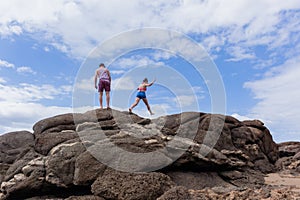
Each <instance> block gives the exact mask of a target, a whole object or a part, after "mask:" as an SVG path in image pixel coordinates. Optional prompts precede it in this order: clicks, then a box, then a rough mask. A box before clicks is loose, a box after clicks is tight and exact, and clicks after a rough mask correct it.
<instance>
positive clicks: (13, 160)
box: [0, 109, 300, 200]
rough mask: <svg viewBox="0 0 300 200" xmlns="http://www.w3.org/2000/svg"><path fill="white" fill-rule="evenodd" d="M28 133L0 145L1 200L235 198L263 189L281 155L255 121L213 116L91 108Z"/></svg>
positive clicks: (296, 158) (7, 138) (54, 119)
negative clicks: (148, 115) (148, 114)
mask: <svg viewBox="0 0 300 200" xmlns="http://www.w3.org/2000/svg"><path fill="white" fill-rule="evenodd" d="M33 130H34V134H31V133H29V132H26V133H24V134H23V135H22V134H21V135H22V136H20V137H19V136H18V134H20V133H10V134H8V136H7V135H6V136H5V135H4V136H5V137H3V138H4V139H3V140H2V138H1V140H0V149H1V163H0V172H1V174H0V175H1V176H0V181H1V182H2V183H1V192H0V199H1V198H2V197H3V199H18V198H19V199H20V197H28V198H29V197H34V198H39V196H40V197H41V198H53V199H55V198H65V199H96V200H97V199H157V198H159V199H197V198H198V197H199V198H200V196H201V198H202V197H203V198H204V199H205V198H210V197H212V196H214V195H216V194H213V192H216V193H218V195H219V194H220V195H221V193H222V194H226V195H229V196H230V195H232V196H236V197H241V196H238V195H237V194H236V193H235V192H232V191H242V190H243V191H244V190H245V188H250V189H251V188H261V187H263V185H264V180H263V176H264V174H265V173H267V172H271V171H274V170H276V169H277V168H276V167H275V166H274V164H276V165H278V158H279V151H278V145H277V144H276V143H275V142H274V141H273V139H272V136H271V134H270V132H269V130H268V129H267V128H266V127H265V126H264V124H263V123H262V122H261V121H259V120H248V121H239V120H237V119H235V118H233V117H230V116H224V115H219V114H207V113H199V112H185V113H180V114H174V115H168V116H162V117H158V118H156V119H145V118H141V117H139V116H137V115H135V114H130V113H128V112H126V111H124V112H120V111H117V110H113V109H108V110H107V109H102V110H100V109H95V110H91V111H88V112H85V113H74V114H73V113H68V114H63V115H58V116H54V117H50V118H47V119H43V120H41V121H39V122H37V123H36V124H35V125H34V127H33ZM1 137H2V136H1ZM14 137H15V138H16V140H17V141H14V139H13V138H14ZM22 137H23V138H22ZM21 138H22V139H21ZM18 140H20V141H18ZM1 142H2V143H1ZM26 143H27V144H26ZM25 144H26V145H25ZM291 145H292V144H291ZM293 145H294V144H293ZM279 148H281V149H282V148H283V146H280V145H279ZM285 148H287V147H285ZM287 149H290V150H286V151H289V153H286V154H289V155H290V154H291V153H290V152H295V153H294V154H293V155H292V156H289V159H288V160H286V161H285V162H284V163H285V164H286V165H285V166H286V167H288V166H290V167H291V164H292V163H289V164H287V162H288V161H291V160H292V161H293V163H294V164H292V166H296V164H297V161H299V157H300V156H299V155H298V153H297V150H295V149H297V145H296V147H295V145H294V146H293V147H291V146H290V147H289V148H287ZM280 152H282V150H280ZM286 154H285V155H286ZM280 159H284V158H283V157H282V158H280ZM280 159H279V160H280ZM294 161H295V162H294ZM294 170H295V171H296V170H297V167H296V168H295V169H294ZM207 188H210V189H212V190H207ZM207 191H209V194H208V193H207ZM249 191H251V190H249ZM248 193H250V192H245V195H246V194H248ZM211 194H212V196H211Z"/></svg>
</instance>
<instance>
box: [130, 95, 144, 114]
mask: <svg viewBox="0 0 300 200" xmlns="http://www.w3.org/2000/svg"><path fill="white" fill-rule="evenodd" d="M140 100H141V99H140V98H136V99H135V102H134V103H133V104H132V105H131V106H130V108H129V112H132V109H133V108H134V107H136V106H137V105H138V104H139V102H140Z"/></svg>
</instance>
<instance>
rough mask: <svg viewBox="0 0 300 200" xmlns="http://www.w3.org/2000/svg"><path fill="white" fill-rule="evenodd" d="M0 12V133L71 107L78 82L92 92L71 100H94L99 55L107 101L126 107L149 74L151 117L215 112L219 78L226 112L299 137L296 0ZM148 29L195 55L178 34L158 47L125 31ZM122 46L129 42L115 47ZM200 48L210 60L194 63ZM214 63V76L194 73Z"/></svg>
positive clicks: (0, 4) (46, 6)
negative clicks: (108, 77) (108, 81)
mask: <svg viewBox="0 0 300 200" xmlns="http://www.w3.org/2000/svg"><path fill="white" fill-rule="evenodd" d="M0 13H1V15H0V134H2V133H6V132H9V131H14V130H22V129H26V130H32V125H33V124H34V123H35V122H36V121H38V120H40V119H42V118H45V117H50V116H53V115H56V114H60V113H66V112H73V107H74V93H76V91H77V90H80V91H86V92H87V94H91V93H92V95H86V96H81V97H82V101H83V102H85V103H83V104H79V103H78V105H76V106H81V107H83V108H82V109H83V110H85V109H91V108H93V107H97V106H99V103H98V101H97V93H96V91H95V90H94V89H93V73H94V71H95V70H96V68H97V67H98V63H99V62H101V61H103V62H105V64H106V65H107V67H108V68H109V69H110V70H111V73H112V79H113V82H112V85H113V93H112V107H114V108H117V109H121V110H122V109H124V110H126V109H127V107H128V106H130V104H131V103H132V102H133V100H134V95H135V88H136V86H137V85H138V84H139V82H140V81H141V80H142V79H143V78H144V77H148V78H149V79H153V78H155V77H156V79H157V82H156V83H157V84H155V85H153V86H152V87H151V88H149V89H148V91H147V95H148V98H149V101H150V104H151V105H152V108H153V110H154V112H155V113H156V116H159V115H163V114H171V113H176V112H181V111H190V110H194V111H204V112H218V110H214V107H216V106H214V104H215V103H214V102H215V101H214V100H212V99H213V98H215V97H214V93H218V94H219V92H216V91H215V90H214V89H212V88H211V85H213V83H215V82H218V83H219V78H220V80H221V82H222V87H219V88H222V89H224V94H225V95H226V101H225V102H223V100H222V98H221V99H220V101H222V102H223V103H224V104H225V107H226V109H225V113H226V114H227V115H232V116H234V117H237V118H239V119H240V120H244V119H260V120H262V121H263V122H264V123H265V125H266V126H267V127H268V128H269V129H270V130H271V132H272V135H273V137H274V139H275V141H277V142H281V141H287V140H298V141H299V140H300V123H299V121H300V101H299V100H300V90H299V87H300V82H299V77H300V68H299V63H300V4H299V1H298V0H285V1H282V0H260V1H253V0H229V1H222V0H209V1H208V0H172V1H168V0H167V1H166V0H152V1H142V0H130V1H129V0H128V1H124V0H123V1H122V0H111V1H104V0H102V1H101V0H84V1H78V0H44V1H40V0H27V1H21V0H10V1H0ZM147 28H155V29H161V30H164V31H165V32H167V31H171V32H176V33H178V34H180V35H182V36H184V37H185V38H188V39H189V40H190V41H193V42H194V43H195V44H197V45H199V46H201V47H202V48H203V52H202V53H203V54H202V53H201V55H200V54H196V55H195V52H197V51H195V49H194V48H193V47H192V48H191V47H190V46H188V44H187V43H185V42H184V41H183V40H180V39H178V38H177V39H175V40H174V41H176V43H175V42H174V41H173V44H172V45H173V46H172V48H171V49H167V48H161V46H160V43H164V42H165V41H167V40H170V38H164V35H157V37H153V35H151V34H150V36H145V35H142V37H141V35H139V34H140V32H134V31H133V30H145V29H147ZM147 30H148V29H147ZM131 31H133V32H131ZM128 32H129V33H131V35H130V36H126V37H123V40H118V38H121V36H124V34H125V35H126V34H127V33H128ZM147 33H148V35H149V33H151V31H150V32H149V31H148V32H147ZM134 34H136V35H134ZM132 35H133V37H132ZM134 36H136V37H134ZM155 36H156V35H155ZM148 37H149V38H151V40H152V43H151V44H149V45H148V46H147V44H148V43H147V42H149V40H147V38H148ZM157 38H159V39H157ZM160 39H161V40H160ZM171 39H172V38H171ZM178 40H180V41H178ZM120 41H121V42H120ZM145 41H146V42H145ZM155 42H156V43H155ZM132 44H135V46H130V45H132ZM168 44H169V43H168ZM126 45H129V46H130V47H131V51H123V52H122V51H117V50H122V49H118V47H120V46H121V47H124V46H126ZM139 45H140V46H139ZM106 49H110V50H109V51H110V53H115V54H114V57H113V58H111V59H110V60H109V61H108V60H104V59H103V60H101V59H100V58H102V57H101V56H99V57H97V55H98V54H97V52H98V53H99V52H100V54H101V52H104V50H106ZM116 49H117V50H116ZM174 49H175V50H174ZM176 50H178V51H176ZM204 51H205V52H206V53H207V54H205V53H204ZM116 52H118V53H116ZM204 55H205V56H206V57H209V58H210V59H211V60H210V64H209V65H204V64H203V66H202V67H203V68H204V71H201V70H200V71H199V70H198V69H197V66H196V68H195V66H194V65H193V62H191V60H197V58H198V59H200V57H202V56H204ZM200 65H201V64H200ZM297 66H298V67H297ZM214 67H216V71H214V72H218V74H217V75H216V76H215V77H216V79H210V78H207V77H205V75H204V76H203V73H205V70H212V68H214ZM83 74H84V75H83ZM78 77H80V78H78ZM219 86H220V85H219ZM81 94H83V93H81ZM120 97H122V98H120ZM75 102H78V96H76V95H75ZM86 102H89V103H88V104H87V103H86ZM145 110H146V109H145V106H144V105H143V104H140V105H139V106H138V107H137V108H136V109H135V111H136V112H137V113H139V114H141V115H145V116H147V112H146V111H145Z"/></svg>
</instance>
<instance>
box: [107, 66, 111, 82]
mask: <svg viewBox="0 0 300 200" xmlns="http://www.w3.org/2000/svg"><path fill="white" fill-rule="evenodd" d="M106 72H107V75H108V78H109V82H111V76H110V72H109V70H108V69H107V71H106Z"/></svg>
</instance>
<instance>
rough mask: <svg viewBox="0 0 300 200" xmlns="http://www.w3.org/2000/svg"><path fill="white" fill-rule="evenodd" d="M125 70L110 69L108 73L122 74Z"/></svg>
mask: <svg viewBox="0 0 300 200" xmlns="http://www.w3.org/2000/svg"><path fill="white" fill-rule="evenodd" d="M125 72H126V71H125V70H111V71H110V73H111V74H114V75H120V74H124V73H125Z"/></svg>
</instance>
